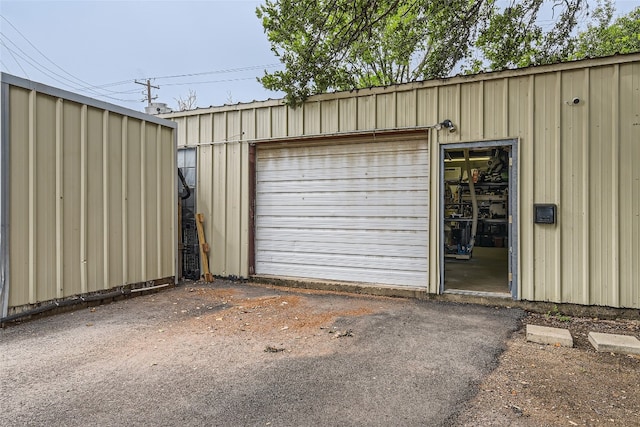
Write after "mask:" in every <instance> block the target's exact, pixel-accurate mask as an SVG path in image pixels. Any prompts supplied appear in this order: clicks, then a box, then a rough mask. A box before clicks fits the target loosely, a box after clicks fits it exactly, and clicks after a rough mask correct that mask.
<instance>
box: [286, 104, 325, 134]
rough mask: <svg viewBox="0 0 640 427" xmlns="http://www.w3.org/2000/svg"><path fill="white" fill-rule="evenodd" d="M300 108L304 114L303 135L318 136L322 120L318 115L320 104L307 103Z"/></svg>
mask: <svg viewBox="0 0 640 427" xmlns="http://www.w3.org/2000/svg"><path fill="white" fill-rule="evenodd" d="M301 108H302V111H303V112H304V116H303V117H304V122H303V134H304V135H318V134H319V133H320V128H321V124H320V123H321V120H322V115H321V114H320V103H319V102H307V103H305V104H304V105H303V106H302V107H301ZM292 136H293V135H292Z"/></svg>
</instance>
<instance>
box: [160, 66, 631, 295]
mask: <svg viewBox="0 0 640 427" xmlns="http://www.w3.org/2000/svg"><path fill="white" fill-rule="evenodd" d="M639 63H640V54H630V55H619V56H614V57H608V58H600V59H593V60H585V61H578V62H572V63H563V64H555V65H549V66H544V67H532V68H527V69H522V70H509V71H504V72H497V73H487V74H480V75H476V76H462V77H454V78H450V79H446V80H437V81H436V80H434V81H428V82H415V83H410V84H406V85H398V86H395V87H386V88H372V89H363V90H356V91H352V92H339V93H333V94H324V95H318V96H314V97H311V98H310V99H309V100H308V102H306V103H305V104H303V105H302V106H301V107H299V108H286V110H285V109H282V110H281V108H283V107H282V100H269V101H264V102H255V103H252V104H240V105H237V106H223V107H216V108H212V109H208V110H203V111H195V112H187V113H173V114H171V115H167V116H165V117H172V118H175V120H177V121H180V120H183V119H184V117H191V116H197V115H205V114H214V115H216V116H217V115H221V114H225V113H228V112H230V111H232V110H233V111H235V110H241V113H240V114H241V117H242V120H241V127H242V131H243V132H244V134H242V135H241V136H239V137H235V138H232V137H230V136H231V135H235V134H234V133H228V132H227V131H226V130H224V131H218V130H217V129H214V139H213V142H215V143H223V142H225V141H228V142H229V143H232V142H234V141H237V140H242V144H243V146H242V148H241V149H240V152H241V154H240V156H237V155H235V154H230V152H229V151H228V149H226V148H225V149H222V148H216V149H215V150H217V152H216V154H214V155H213V160H212V161H213V165H214V166H212V167H213V168H214V170H215V171H216V172H215V173H214V176H213V177H212V179H214V180H222V182H218V183H215V184H213V185H214V188H217V189H216V190H215V191H214V193H215V194H213V195H212V196H211V197H212V198H213V199H217V198H219V197H222V199H220V200H223V201H224V202H225V203H227V202H229V201H230V200H238V197H239V200H240V201H241V202H247V203H248V199H247V197H248V196H247V195H246V194H244V191H245V190H246V191H248V186H246V185H245V184H243V182H244V180H248V179H250V177H249V176H248V175H247V174H248V173H249V171H248V167H247V168H244V166H247V165H248V160H247V159H248V154H245V151H246V152H248V147H245V146H246V144H248V143H255V144H256V145H258V146H259V145H260V144H262V143H266V142H269V141H273V140H279V141H280V140H284V141H289V142H291V143H293V142H296V143H299V142H300V138H299V137H306V136H316V137H317V136H322V135H324V136H331V135H332V134H335V133H344V134H359V133H367V132H372V131H376V132H378V131H380V130H382V129H397V130H398V131H402V130H403V129H406V130H409V129H413V128H414V127H423V128H424V127H429V126H433V125H435V124H437V123H439V122H441V121H442V120H444V119H450V120H452V121H453V123H454V124H455V125H456V128H457V130H456V132H453V133H449V132H446V131H435V130H432V131H430V135H431V138H432V139H431V141H430V147H431V150H430V153H431V154H430V155H431V161H430V168H431V172H432V176H437V173H438V168H439V166H438V161H439V159H438V158H437V156H438V153H439V150H438V146H439V145H440V144H447V143H459V142H479V141H483V140H500V139H505V140H506V139H513V138H516V139H517V140H518V146H519V149H518V158H517V159H516V161H517V167H518V182H517V188H518V194H519V197H518V200H516V204H517V212H518V218H517V219H518V224H519V228H518V240H519V246H518V270H517V277H518V283H517V285H518V291H517V294H518V298H520V299H524V300H539V301H554V302H567V303H577V304H596V305H607V306H621V307H640V300H639V298H640V296H639V293H640V291H639V290H638V289H639V288H640V286H639V283H638V281H639V280H640V272H639V270H638V268H640V267H639V266H640V248H639V245H640V243H639V242H640V238H639V236H638V233H640V225H639V220H638V210H639V204H640V195H639V194H638V191H639V190H638V185H639V184H638V173H639V172H638V168H637V167H634V165H635V163H637V162H636V160H635V159H637V158H638V144H637V141H638V137H637V135H638V125H637V123H639V122H640V119H639V118H638V116H639V114H640V113H638V110H639V109H640V107H639V106H638V103H639V102H640V100H639V99H640V97H639V96H638V91H639V90H640V89H639V88H638V85H639V83H638V80H639V78H640V77H638V73H639V68H640V65H639ZM576 97H577V98H580V100H581V101H580V102H579V103H578V104H574V103H573V98H576ZM281 111H287V114H280V112H281ZM274 112H276V113H274ZM218 125H220V126H223V127H224V126H227V124H226V123H219V124H217V123H216V124H215V125H214V128H216V126H218ZM275 129H277V131H274V130H275ZM209 142H212V141H203V140H200V141H198V140H197V138H193V139H191V141H190V143H191V144H207V143H209ZM238 158H239V160H238ZM238 161H240V162H241V164H242V165H244V166H242V167H243V168H244V169H242V172H241V173H240V179H238V175H237V169H234V168H238V164H237V163H238ZM229 162H232V163H229ZM223 163H224V164H223ZM232 170H233V172H231V171H232ZM230 173H231V174H232V176H229V174H230ZM238 182H239V183H238ZM227 186H231V189H230V188H229V187H227ZM431 190H432V191H431V197H432V203H431V205H430V206H431V211H430V212H431V219H430V226H431V228H432V229H433V230H435V228H437V227H438V218H437V214H438V211H437V208H438V203H437V200H435V199H437V198H438V197H439V194H438V191H439V189H438V188H437V186H436V187H433V186H432V187H431ZM236 191H239V193H237V194H236ZM211 203H215V202H211ZM534 203H556V204H558V214H559V216H558V223H557V224H556V225H554V226H543V225H535V224H534V221H533V220H534V218H533V205H534ZM240 206H241V208H240V212H243V209H244V208H242V206H243V205H242V204H241V205H240ZM229 209H232V210H233V209H235V208H233V207H232V208H225V209H224V211H225V212H223V209H219V210H218V212H217V213H215V214H214V221H218V222H217V224H219V225H217V227H219V228H220V230H224V236H225V237H226V236H228V235H230V234H229V233H230V232H231V231H230V230H229V229H228V228H227V224H226V223H224V224H223V223H222V222H221V221H222V220H218V219H215V218H217V216H219V217H220V218H225V221H227V219H228V218H227V217H228V215H230V213H231V211H229ZM214 210H215V209H214ZM233 212H235V211H233ZM247 212H248V211H247ZM216 215H217V216H216ZM240 215H241V216H242V215H244V214H243V213H241V214H240ZM243 226H244V225H241V230H242V231H241V232H240V234H239V235H240V242H246V241H247V238H248V233H245V232H244V228H242V227H243ZM233 227H234V228H236V227H237V223H234V225H233ZM222 237H223V234H222V232H221V231H220V232H219V233H218V235H217V238H222ZM430 239H432V240H436V239H437V232H436V231H434V232H433V233H431V234H430ZM431 243H433V242H431ZM243 245H244V244H243V243H241V244H240V246H239V247H238V248H236V247H229V248H228V250H229V251H230V252H233V253H234V254H235V253H236V251H237V250H239V251H240V253H241V254H242V253H243V249H242V248H243ZM430 248H431V249H430V250H431V252H430V257H431V258H432V259H433V258H434V257H435V259H437V257H439V252H438V245H436V244H431V245H430ZM226 252H227V249H225V251H223V253H222V254H216V255H213V258H216V257H218V256H220V257H221V258H220V259H219V260H216V259H214V262H212V264H215V265H216V266H218V267H217V268H218V270H216V273H217V274H220V272H221V271H223V270H225V269H227V267H228V265H229V262H228V261H227V258H226V257H227V256H230V254H227V253H226ZM241 259H247V261H246V262H248V259H249V257H248V256H247V255H241ZM244 263H245V261H241V262H240V264H241V266H240V270H242V271H247V268H248V267H247V266H246V265H245V264H244ZM430 265H431V266H432V267H434V264H430ZM234 268H236V267H234ZM434 270H435V269H434V268H432V271H431V276H430V280H431V281H432V282H435V281H437V280H438V273H437V271H434ZM429 286H430V287H429V289H430V291H432V292H435V291H437V289H438V288H437V286H438V285H437V283H430V285H429Z"/></svg>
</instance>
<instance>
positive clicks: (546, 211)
mask: <svg viewBox="0 0 640 427" xmlns="http://www.w3.org/2000/svg"><path fill="white" fill-rule="evenodd" d="M533 209H534V214H533V218H534V222H535V223H536V224H555V223H556V211H557V206H556V205H554V204H548V203H546V204H541V203H536V204H535V205H533Z"/></svg>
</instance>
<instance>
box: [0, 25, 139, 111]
mask: <svg viewBox="0 0 640 427" xmlns="http://www.w3.org/2000/svg"><path fill="white" fill-rule="evenodd" d="M0 35H2V36H4V38H5V39H7V40H8V41H9V42H11V43H12V44H13V45H14V46H15V47H16V48H17V49H18V50H19V51H20V52H22V53H23V54H24V56H22V55H20V54H19V53H18V52H16V51H15V50H13V49H12V48H11V47H9V46H7V44H6V43H5V42H4V40H1V39H0V44H2V45H3V46H4V48H5V49H6V50H7V51H8V52H9V53H10V54H11V56H12V57H14V59H15V56H18V57H19V58H21V59H22V60H23V61H24V62H26V63H27V64H29V65H31V66H32V67H33V68H35V69H36V70H38V71H40V72H41V73H43V74H44V75H46V76H47V77H49V78H50V79H52V80H55V81H56V82H58V83H60V84H61V85H64V86H66V87H69V88H71V89H74V90H81V89H80V88H78V87H77V86H73V85H71V84H69V83H66V82H64V81H62V80H60V79H64V80H66V81H67V82H71V83H73V84H74V85H75V84H76V83H75V82H74V81H73V80H70V79H68V78H66V77H65V76H63V75H61V74H59V73H56V72H55V71H53V70H51V69H49V68H47V67H46V66H44V65H42V64H41V63H39V62H38V61H37V60H35V59H34V58H32V57H31V56H29V54H27V53H26V52H24V51H23V50H22V49H21V48H20V47H19V46H18V45H16V44H15V43H14V42H13V41H11V39H9V38H8V37H6V36H5V35H4V34H2V33H0ZM14 55H15V56H14ZM25 56H26V58H25ZM27 58H28V59H27ZM32 61H33V62H32ZM16 62H17V63H18V65H19V66H20V68H21V69H22V71H23V72H24V73H25V75H26V76H27V78H29V75H28V74H27V72H26V71H25V70H24V68H22V65H20V63H19V62H18V61H17V60H16ZM54 76H57V77H60V79H59V78H57V77H54ZM85 92H90V93H91V95H92V96H97V97H105V98H109V99H113V100H116V101H124V102H133V100H131V99H123V98H117V97H114V96H110V95H107V94H103V93H99V92H96V91H95V90H91V89H88V90H85Z"/></svg>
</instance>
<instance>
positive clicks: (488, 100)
mask: <svg viewBox="0 0 640 427" xmlns="http://www.w3.org/2000/svg"><path fill="white" fill-rule="evenodd" d="M481 83H482V86H483V87H482V88H481V91H480V94H479V99H478V104H479V105H476V106H475V107H476V108H477V109H478V112H477V114H478V115H480V114H482V118H483V119H484V120H483V121H482V123H481V125H482V131H481V134H480V135H481V138H482V139H498V138H503V137H504V135H508V134H509V132H508V127H507V126H508V123H509V109H508V105H509V103H508V94H509V93H508V84H509V81H508V79H498V80H492V81H487V82H481Z"/></svg>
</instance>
